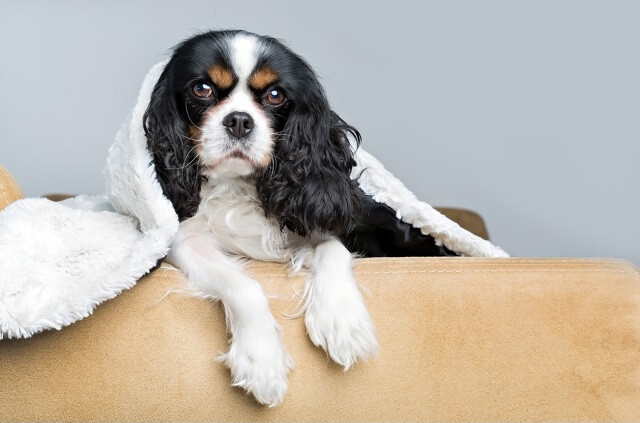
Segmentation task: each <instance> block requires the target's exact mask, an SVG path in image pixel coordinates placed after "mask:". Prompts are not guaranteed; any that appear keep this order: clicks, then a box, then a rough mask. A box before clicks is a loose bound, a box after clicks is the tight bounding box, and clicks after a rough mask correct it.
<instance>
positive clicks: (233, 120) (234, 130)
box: [222, 112, 255, 139]
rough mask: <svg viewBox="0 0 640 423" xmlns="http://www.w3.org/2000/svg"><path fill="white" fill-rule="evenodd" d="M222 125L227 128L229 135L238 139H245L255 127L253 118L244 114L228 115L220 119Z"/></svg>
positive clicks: (233, 113) (234, 113) (232, 113)
mask: <svg viewBox="0 0 640 423" xmlns="http://www.w3.org/2000/svg"><path fill="white" fill-rule="evenodd" d="M222 124H223V125H224V126H226V127H227V130H228V131H229V133H230V134H231V135H233V136H234V137H236V138H238V139H239V138H243V137H245V136H246V135H247V134H248V133H249V132H251V130H252V129H253V127H254V125H255V124H254V122H253V118H252V117H251V116H250V115H249V113H245V112H231V113H229V114H228V115H226V116H225V117H224V119H222Z"/></svg>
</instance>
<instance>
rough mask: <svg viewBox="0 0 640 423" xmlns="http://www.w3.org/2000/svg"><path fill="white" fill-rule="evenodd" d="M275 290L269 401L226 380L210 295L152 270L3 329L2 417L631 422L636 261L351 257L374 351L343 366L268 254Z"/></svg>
mask: <svg viewBox="0 0 640 423" xmlns="http://www.w3.org/2000/svg"><path fill="white" fill-rule="evenodd" d="M248 271H249V273H250V274H251V275H253V276H254V277H255V278H256V279H257V280H259V281H261V282H262V283H263V285H264V287H265V290H266V292H267V293H268V294H270V295H271V296H272V299H271V307H272V311H273V312H274V315H275V316H276V318H277V319H278V320H279V322H280V323H281V324H282V325H283V327H284V332H283V334H284V342H285V344H286V346H287V348H288V350H289V352H290V354H291V356H292V358H293V360H294V362H295V369H294V371H293V372H292V374H291V378H290V388H289V392H288V394H287V395H286V397H285V401H284V403H283V404H282V405H280V406H279V407H276V408H273V409H269V408H265V407H261V406H259V405H257V404H256V403H255V402H254V401H253V399H252V398H251V397H249V396H247V395H245V394H244V393H243V392H242V391H240V390H239V389H237V388H232V387H231V386H230V378H229V373H228V371H227V370H226V369H225V368H224V367H223V365H222V364H221V363H218V362H216V361H215V357H216V356H217V355H218V354H220V353H222V352H223V351H225V350H226V348H227V338H228V336H227V333H226V330H225V323H224V315H223V310H222V308H221V306H220V305H218V304H213V303H210V302H208V301H205V300H201V299H196V298H192V297H190V296H188V295H185V293H184V292H183V291H184V282H185V281H184V278H183V276H182V274H181V273H180V272H178V271H177V270H176V269H174V268H172V267H170V266H168V265H162V267H161V268H160V269H158V270H156V271H154V272H153V273H151V274H150V275H148V276H147V277H145V278H143V279H142V280H141V281H140V282H139V283H138V284H137V285H136V286H135V287H133V288H132V289H131V290H129V291H126V292H125V293H123V294H122V295H120V296H119V297H117V298H115V299H113V300H111V301H108V302H106V303H105V304H103V305H101V306H100V307H98V309H97V310H96V311H95V313H94V314H93V315H92V316H90V317H88V318H86V319H84V320H83V321H80V322H78V323H76V324H74V325H72V326H70V327H67V328H64V329H62V330H61V331H57V332H56V331H50V332H46V333H43V334H40V335H37V336H35V337H33V338H30V339H23V340H10V341H7V340H4V341H0V420H2V421H5V420H11V421H16V420H34V421H44V420H48V421H51V420H56V421H57V420H60V421H87V420H100V421H122V420H136V421H187V420H189V421H195V420H216V421H223V420H224V421H257V420H268V421H356V420H357V421H381V420H384V421H408V420H410V421H445V420H447V421H451V420H456V421H460V420H473V421H480V420H482V421H513V420H529V421H531V420H536V421H543V420H544V421H549V420H554V421H585V420H589V421H623V420H627V421H629V420H636V421H637V420H640V273H639V271H638V269H637V268H636V267H634V266H633V265H631V264H629V263H627V262H624V261H618V260H578V259H514V258H512V259H471V258H407V259H402V258H395V259H360V260H358V261H357V265H356V268H355V272H356V275H357V277H358V279H359V281H360V283H361V285H362V287H363V288H364V289H365V290H366V291H368V292H369V293H370V295H367V296H366V300H367V303H368V305H369V307H370V310H371V314H372V317H373V319H374V321H375V323H376V325H377V328H378V332H379V337H380V344H381V353H380V356H379V357H378V358H377V359H375V360H373V361H371V362H367V363H358V364H357V365H356V366H355V368H354V369H352V370H350V371H349V372H346V373H345V372H343V371H342V370H341V368H339V367H338V366H336V365H334V364H333V363H332V362H331V361H330V360H328V359H327V357H326V355H325V353H324V352H323V351H321V350H319V349H317V348H315V347H314V346H313V345H312V344H311V342H310V341H309V339H308V338H307V336H306V334H305V328H304V322H303V319H300V318H298V319H286V318H285V317H284V314H285V313H290V312H292V311H293V310H294V309H295V306H296V302H297V299H296V298H295V297H294V295H293V293H294V288H296V289H300V288H301V286H302V281H303V278H302V276H296V277H288V276H287V272H286V269H285V268H284V267H283V266H281V265H278V264H273V263H260V262H253V263H250V265H249V270H248Z"/></svg>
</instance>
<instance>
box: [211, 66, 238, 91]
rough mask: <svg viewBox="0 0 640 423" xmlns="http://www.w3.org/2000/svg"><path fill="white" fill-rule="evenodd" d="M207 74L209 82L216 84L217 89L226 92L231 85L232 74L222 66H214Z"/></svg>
mask: <svg viewBox="0 0 640 423" xmlns="http://www.w3.org/2000/svg"><path fill="white" fill-rule="evenodd" d="M207 73H208V74H209V78H211V82H213V83H214V84H216V86H217V87H218V88H222V89H223V90H226V89H227V88H229V87H230V86H231V85H232V84H233V74H232V73H231V71H230V70H228V69H225V68H223V67H222V66H219V65H216V66H214V67H212V68H210V69H209V71H208V72H207Z"/></svg>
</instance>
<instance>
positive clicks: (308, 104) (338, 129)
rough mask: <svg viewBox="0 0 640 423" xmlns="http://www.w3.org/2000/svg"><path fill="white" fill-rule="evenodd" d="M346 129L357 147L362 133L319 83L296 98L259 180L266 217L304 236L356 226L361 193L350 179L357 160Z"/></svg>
mask: <svg viewBox="0 0 640 423" xmlns="http://www.w3.org/2000/svg"><path fill="white" fill-rule="evenodd" d="M348 134H351V136H352V137H353V139H354V141H355V145H354V146H353V148H356V146H357V145H359V143H360V133H359V132H358V131H357V130H356V129H355V128H354V127H352V126H350V125H348V124H347V123H346V122H344V121H343V120H342V119H341V118H340V117H339V116H338V115H337V114H336V113H334V112H333V111H332V110H331V109H330V108H329V104H328V102H327V99H326V97H325V95H324V93H323V92H322V90H321V88H319V89H318V90H317V91H316V95H311V98H309V99H308V100H307V101H305V102H302V103H294V105H293V107H292V110H291V112H290V114H289V116H288V118H287V122H286V124H285V127H284V129H283V131H281V132H280V134H279V136H278V139H277V140H276V145H275V147H274V155H273V159H272V161H271V163H270V165H269V166H268V167H267V169H265V170H264V171H263V172H262V173H261V174H260V175H259V178H258V182H257V189H258V194H259V196H260V200H261V201H262V205H263V207H264V209H265V211H266V213H267V215H268V216H275V217H277V218H278V220H279V222H280V225H281V226H283V227H285V226H286V227H287V228H289V229H290V230H292V231H294V232H296V233H298V234H300V235H302V236H307V235H309V234H310V233H311V232H313V231H317V232H328V233H333V234H344V233H346V232H348V231H349V230H350V229H351V228H352V227H353V225H354V224H355V219H356V215H357V213H358V212H359V197H358V194H357V190H356V186H357V183H356V181H353V180H352V179H351V169H352V168H353V166H354V165H355V161H354V159H353V153H354V152H353V150H352V146H351V145H350V142H349V139H348Z"/></svg>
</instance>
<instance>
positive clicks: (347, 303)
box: [305, 282, 379, 371]
mask: <svg viewBox="0 0 640 423" xmlns="http://www.w3.org/2000/svg"><path fill="white" fill-rule="evenodd" d="M305 324H306V326H307V332H308V333H309V338H311V341H312V342H313V343H314V344H315V345H316V346H320V347H322V348H323V349H324V350H325V351H326V352H327V353H328V354H329V356H330V357H331V359H332V360H333V361H335V362H336V363H338V364H340V365H341V366H344V370H345V371H347V370H349V368H350V367H351V366H353V365H354V364H355V363H356V362H357V361H358V360H367V359H369V358H372V357H374V356H375V355H376V354H377V353H378V349H379V347H378V339H377V337H376V329H375V327H374V325H373V322H372V321H371V317H370V316H369V312H368V311H367V307H366V305H365V303H364V300H363V299H362V296H361V295H360V293H359V292H358V289H357V288H356V286H355V282H354V283H353V285H352V286H348V285H347V286H344V287H343V289H337V290H331V291H325V292H324V293H322V294H320V293H317V294H316V295H314V296H313V299H312V300H311V301H310V302H309V304H308V307H307V311H306V314H305Z"/></svg>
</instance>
